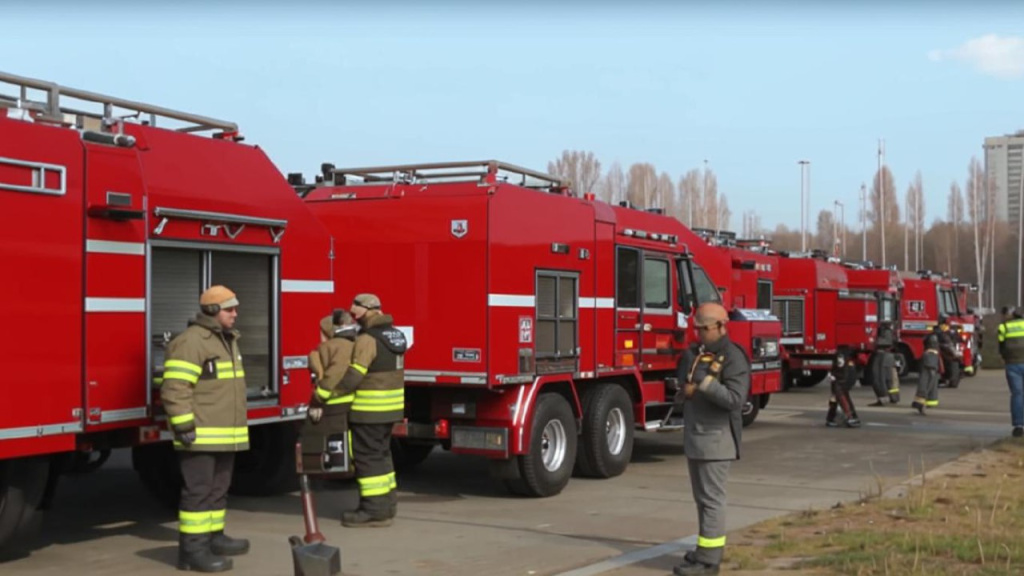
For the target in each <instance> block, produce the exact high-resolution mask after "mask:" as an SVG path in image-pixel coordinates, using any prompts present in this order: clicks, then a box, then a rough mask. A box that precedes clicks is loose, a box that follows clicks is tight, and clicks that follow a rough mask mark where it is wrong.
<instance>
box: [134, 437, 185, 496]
mask: <svg viewBox="0 0 1024 576" xmlns="http://www.w3.org/2000/svg"><path fill="white" fill-rule="evenodd" d="M132 468H134V469H135V472H136V473H137V474H138V475H139V480H141V481H142V485H143V486H144V487H145V488H146V491H147V492H149V494H150V495H151V496H153V497H154V498H156V500H157V502H159V503H160V505H161V506H163V507H164V508H166V509H168V510H177V509H178V501H179V500H180V498H181V485H182V483H183V480H182V478H181V467H180V466H179V465H178V455H177V453H175V451H174V446H173V445H172V444H171V443H170V442H160V443H157V444H143V445H141V446H133V447H132Z"/></svg>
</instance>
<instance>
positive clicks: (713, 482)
mask: <svg viewBox="0 0 1024 576" xmlns="http://www.w3.org/2000/svg"><path fill="white" fill-rule="evenodd" d="M730 464H732V461H731V460H687V465H688V466H689V471H690V485H691V486H692V488H693V500H694V502H695V503H696V504H697V520H698V523H699V525H700V530H699V534H698V537H697V550H696V552H695V553H694V556H693V557H694V559H695V560H697V561H699V562H703V563H705V564H714V565H716V566H717V565H719V564H721V563H722V553H723V552H724V551H725V507H726V498H725V483H726V480H727V479H728V477H729V465H730Z"/></svg>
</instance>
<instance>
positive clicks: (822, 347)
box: [773, 250, 878, 386]
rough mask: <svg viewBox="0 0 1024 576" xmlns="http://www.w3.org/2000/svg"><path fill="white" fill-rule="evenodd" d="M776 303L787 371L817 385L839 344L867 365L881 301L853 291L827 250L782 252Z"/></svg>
mask: <svg viewBox="0 0 1024 576" xmlns="http://www.w3.org/2000/svg"><path fill="white" fill-rule="evenodd" d="M778 256H779V257H778V266H779V281H778V284H777V286H776V290H775V300H774V302H773V305H774V312H775V315H776V316H778V317H779V318H780V319H782V321H783V338H782V345H783V346H782V348H783V350H784V354H783V375H784V377H786V378H788V380H789V383H790V384H794V385H797V386H814V385H816V384H818V383H819V382H821V380H822V379H824V377H825V376H826V375H827V373H828V370H829V369H830V368H831V366H832V363H833V362H834V360H835V356H836V354H837V353H838V352H839V350H840V348H844V349H847V350H850V351H851V352H853V353H854V354H855V358H856V359H857V361H858V362H860V363H861V366H863V362H865V361H866V360H867V357H868V355H869V354H870V351H871V348H872V347H873V344H874V337H875V334H876V333H877V328H878V299H877V298H876V296H875V295H874V294H873V293H870V292H865V291H862V290H856V289H851V287H850V285H849V283H848V281H847V275H846V270H845V269H844V267H843V266H842V265H841V264H840V263H839V260H838V259H837V258H834V257H830V256H828V255H827V254H826V253H825V252H824V251H820V250H814V251H811V252H802V253H787V252H779V253H778Z"/></svg>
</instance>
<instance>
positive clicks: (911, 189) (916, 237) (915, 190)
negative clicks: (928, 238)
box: [904, 170, 924, 270]
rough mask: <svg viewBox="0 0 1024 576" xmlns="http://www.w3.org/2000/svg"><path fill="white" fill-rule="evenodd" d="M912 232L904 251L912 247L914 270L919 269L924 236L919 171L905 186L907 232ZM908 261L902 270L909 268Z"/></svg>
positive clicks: (922, 201) (922, 197) (922, 196)
mask: <svg viewBox="0 0 1024 576" xmlns="http://www.w3.org/2000/svg"><path fill="white" fill-rule="evenodd" d="M911 230H912V231H913V238H912V239H909V240H908V241H907V246H906V251H907V252H909V251H910V249H911V247H913V252H914V269H915V270H920V269H921V254H922V250H923V246H922V240H923V234H924V184H923V182H922V180H921V171H920V170H918V171H917V174H915V175H914V180H913V181H912V182H911V183H910V185H909V186H907V232H910V231H911ZM909 267H910V264H909V261H908V262H907V263H905V265H904V268H909Z"/></svg>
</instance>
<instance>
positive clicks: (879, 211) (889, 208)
mask: <svg viewBox="0 0 1024 576" xmlns="http://www.w3.org/2000/svg"><path fill="white" fill-rule="evenodd" d="M880 176H881V179H880ZM880 182H884V183H885V188H884V189H882V188H880V186H879V184H880ZM880 191H881V192H883V194H879V192H880ZM883 196H884V200H885V204H884V210H883V204H882V197H883ZM883 214H884V216H885V226H884V228H885V229H887V230H893V229H895V228H896V225H897V224H899V221H900V203H899V201H898V200H897V199H896V185H895V184H894V183H893V177H892V172H891V171H890V170H889V167H888V166H883V167H882V170H881V172H879V171H875V177H874V178H873V180H872V183H871V208H870V209H869V211H868V220H869V221H870V222H871V227H872V229H873V230H874V231H875V241H874V242H872V243H873V244H875V245H877V246H878V254H879V255H881V256H882V257H881V259H880V261H881V262H887V261H888V260H891V258H889V259H887V258H886V257H887V256H889V252H891V251H892V250H890V249H891V248H892V247H893V246H892V245H891V244H889V245H887V246H886V244H885V242H883V241H882V237H881V230H882V229H883V226H882V215H883ZM883 246H885V251H886V254H884V255H883V254H882V247H883Z"/></svg>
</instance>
